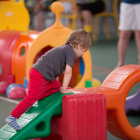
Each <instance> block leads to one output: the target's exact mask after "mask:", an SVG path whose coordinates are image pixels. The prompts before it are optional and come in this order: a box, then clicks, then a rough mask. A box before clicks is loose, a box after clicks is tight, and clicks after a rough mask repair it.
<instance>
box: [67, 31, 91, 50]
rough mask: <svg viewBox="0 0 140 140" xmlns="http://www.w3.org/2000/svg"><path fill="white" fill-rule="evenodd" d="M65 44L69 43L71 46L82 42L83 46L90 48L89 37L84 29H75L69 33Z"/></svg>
mask: <svg viewBox="0 0 140 140" xmlns="http://www.w3.org/2000/svg"><path fill="white" fill-rule="evenodd" d="M65 44H71V45H72V47H76V46H77V45H79V44H82V47H83V48H90V46H91V39H90V36H89V34H88V33H87V32H86V31H85V30H84V29H77V30H74V31H73V32H71V33H70V35H69V36H68V38H67V40H66V42H65Z"/></svg>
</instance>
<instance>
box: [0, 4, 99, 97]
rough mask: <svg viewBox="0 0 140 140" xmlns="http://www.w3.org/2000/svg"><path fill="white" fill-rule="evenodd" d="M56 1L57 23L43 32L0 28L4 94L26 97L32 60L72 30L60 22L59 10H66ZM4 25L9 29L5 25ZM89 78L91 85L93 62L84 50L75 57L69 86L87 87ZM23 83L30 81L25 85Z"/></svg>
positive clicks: (0, 78)
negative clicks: (80, 56) (82, 53)
mask: <svg viewBox="0 0 140 140" xmlns="http://www.w3.org/2000/svg"><path fill="white" fill-rule="evenodd" d="M8 2H9V1H5V2H2V3H1V4H5V5H6V4H7V3H8ZM11 3H12V4H13V3H14V2H13V1H12V2H11ZM21 3H22V2H21V1H19V3H18V2H17V3H16V4H21ZM12 4H10V5H12ZM56 5H57V6H56ZM56 5H55V4H54V5H52V8H51V10H52V12H53V13H54V14H56V21H55V23H54V25H53V26H52V27H50V28H48V29H46V30H44V31H43V32H41V33H40V32H37V31H15V30H2V31H1V32H0V40H1V42H0V70H1V73H0V93H1V94H5V93H6V95H7V96H8V97H9V98H23V97H24V96H25V93H26V89H27V87H28V81H29V75H28V73H29V69H30V68H31V66H32V64H33V63H34V62H36V60H37V59H38V58H39V57H40V56H41V55H42V54H44V53H45V52H46V51H48V50H50V49H52V48H53V47H57V46H60V45H63V44H65V41H66V39H67V37H68V35H69V34H70V33H71V32H72V30H70V29H68V28H66V27H64V26H63V25H62V24H61V22H60V20H59V14H60V13H62V11H63V5H62V4H61V3H57V4H56ZM0 10H1V9H0ZM0 26H1V25H0ZM10 27H11V23H10V25H9V29H13V28H10ZM1 28H3V29H6V28H5V27H3V26H2V27H1ZM15 29H16V28H15ZM20 30H22V28H20ZM62 80H63V75H62V76H60V83H62ZM86 81H91V86H92V85H93V84H92V62H91V55H90V52H89V51H87V52H86V53H84V55H83V57H82V58H79V59H77V60H76V62H75V64H74V68H73V75H72V79H71V81H70V85H69V86H70V87H73V88H84V87H85V82H86ZM24 83H27V84H26V85H23V84H24ZM11 84H12V85H11ZM19 84H20V85H19ZM99 84H100V83H99ZM99 84H98V85H99ZM8 86H10V87H8ZM19 90H20V92H19ZM13 93H14V95H13ZM19 93H21V94H19Z"/></svg>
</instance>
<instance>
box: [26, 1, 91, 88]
mask: <svg viewBox="0 0 140 140" xmlns="http://www.w3.org/2000/svg"><path fill="white" fill-rule="evenodd" d="M63 8H64V7H63V4H62V3H61V2H54V3H53V4H52V5H51V11H52V12H53V13H54V14H55V15H56V20H55V23H54V25H53V26H52V27H50V28H48V29H46V30H44V31H43V32H41V33H40V34H39V36H38V37H37V38H36V39H35V40H34V41H33V43H32V45H31V47H30V48H29V51H28V53H27V59H26V77H27V80H29V70H30V68H31V66H32V65H33V63H34V59H35V57H36V55H37V54H38V52H40V51H41V50H43V49H44V48H46V47H48V46H50V47H58V46H60V45H64V44H65V41H66V39H67V37H68V36H69V34H70V33H71V32H72V30H71V29H69V28H67V27H65V26H63V25H62V24H61V22H60V19H59V16H60V13H62V12H63ZM82 59H83V61H84V65H85V71H84V74H83V77H82V78H81V80H80V82H79V83H78V84H77V85H76V86H75V87H74V88H84V87H85V81H86V80H92V62H91V60H92V59H91V55H90V52H89V50H88V51H86V52H85V53H84V55H83V56H82Z"/></svg>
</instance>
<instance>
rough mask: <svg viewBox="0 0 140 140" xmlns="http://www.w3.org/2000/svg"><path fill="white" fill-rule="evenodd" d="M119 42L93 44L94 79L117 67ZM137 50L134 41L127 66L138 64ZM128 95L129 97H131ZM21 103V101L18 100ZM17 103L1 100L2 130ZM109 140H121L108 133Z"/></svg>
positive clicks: (133, 122)
mask: <svg viewBox="0 0 140 140" xmlns="http://www.w3.org/2000/svg"><path fill="white" fill-rule="evenodd" d="M117 41H118V39H117V38H116V39H113V40H110V41H108V40H101V41H99V42H97V43H93V44H92V46H91V48H90V52H91V55H92V64H93V78H97V79H98V80H100V81H101V83H102V82H103V81H104V79H105V78H106V77H107V76H108V74H109V73H110V72H111V71H112V70H113V69H114V68H115V67H116V65H117V58H118V57H117ZM137 63H138V60H137V49H136V45H135V42H134V40H133V39H131V41H130V45H129V49H128V52H127V55H126V58H125V64H137ZM139 87H140V83H137V84H136V85H135V86H134V87H133V88H132V89H131V90H130V92H129V95H133V94H135V93H136V92H137V91H138V90H139ZM129 95H128V96H129ZM0 97H6V96H5V95H0ZM16 101H20V100H16ZM16 105H17V104H16V103H12V102H9V101H4V100H2V99H0V128H1V127H2V126H3V125H5V122H4V120H5V118H6V117H7V116H8V115H9V114H10V112H11V111H12V110H13V109H14V108H15V107H16ZM139 118H140V116H132V117H128V120H129V122H130V124H131V125H132V126H133V127H134V126H137V125H139V124H140V121H139ZM107 140H119V139H118V138H116V137H114V136H113V135H111V134H110V133H109V132H108V133H107Z"/></svg>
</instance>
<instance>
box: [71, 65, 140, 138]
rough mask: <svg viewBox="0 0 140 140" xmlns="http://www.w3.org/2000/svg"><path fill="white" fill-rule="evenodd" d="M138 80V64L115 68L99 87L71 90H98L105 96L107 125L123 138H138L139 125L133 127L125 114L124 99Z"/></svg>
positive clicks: (85, 91) (139, 133) (139, 77)
mask: <svg viewBox="0 0 140 140" xmlns="http://www.w3.org/2000/svg"><path fill="white" fill-rule="evenodd" d="M139 81H140V65H125V66H123V67H120V68H118V69H115V70H114V71H113V72H112V73H110V74H109V75H108V77H107V78H106V79H105V80H104V82H103V84H102V85H101V86H100V87H92V88H87V89H76V90H73V91H74V92H75V93H90V92H98V93H102V94H104V95H105V96H106V107H107V127H108V131H109V132H110V133H112V134H113V135H114V136H116V137H118V138H120V139H123V140H140V125H139V126H137V127H135V128H133V127H132V126H131V124H130V123H129V121H128V120H127V117H126V114H125V100H126V97H127V94H128V93H129V91H130V89H131V88H132V87H133V86H134V85H135V84H136V83H137V82H139Z"/></svg>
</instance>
